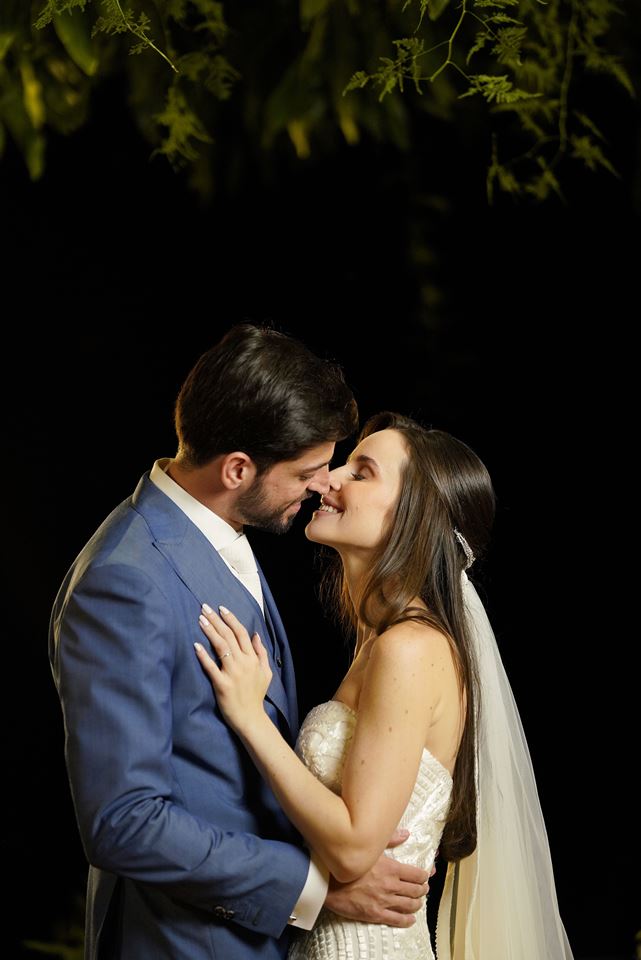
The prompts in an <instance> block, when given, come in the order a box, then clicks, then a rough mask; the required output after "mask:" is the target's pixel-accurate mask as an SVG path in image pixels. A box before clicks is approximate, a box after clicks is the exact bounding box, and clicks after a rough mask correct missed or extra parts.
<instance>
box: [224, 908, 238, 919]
mask: <svg viewBox="0 0 641 960" xmlns="http://www.w3.org/2000/svg"><path fill="white" fill-rule="evenodd" d="M235 912H236V911H235V910H226V911H225V920H231V918H232V917H233V916H234V913H235Z"/></svg>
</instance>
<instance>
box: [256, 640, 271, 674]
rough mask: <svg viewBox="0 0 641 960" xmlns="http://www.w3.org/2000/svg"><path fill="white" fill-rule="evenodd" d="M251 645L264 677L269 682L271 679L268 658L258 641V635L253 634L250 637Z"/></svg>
mask: <svg viewBox="0 0 641 960" xmlns="http://www.w3.org/2000/svg"><path fill="white" fill-rule="evenodd" d="M252 645H253V647H254V650H255V652H256V656H257V657H258V660H259V662H260V666H261V668H262V671H263V673H264V675H265V676H266V677H267V679H268V680H269V681H270V682H271V679H272V668H271V667H270V665H269V657H268V656H267V651H266V650H265V648H264V646H263V641H262V640H261V639H260V635H259V634H257V633H255V634H254V636H253V637H252Z"/></svg>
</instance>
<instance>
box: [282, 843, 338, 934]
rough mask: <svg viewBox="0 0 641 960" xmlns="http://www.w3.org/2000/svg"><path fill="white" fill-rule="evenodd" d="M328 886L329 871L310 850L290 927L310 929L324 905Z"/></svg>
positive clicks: (290, 919)
mask: <svg viewBox="0 0 641 960" xmlns="http://www.w3.org/2000/svg"><path fill="white" fill-rule="evenodd" d="M328 886H329V870H328V869H327V867H326V866H325V864H324V863H323V862H322V860H320V859H319V858H318V856H317V855H316V854H315V853H314V851H313V850H312V851H311V856H310V861H309V871H308V873H307V880H306V881H305V886H304V887H303V889H302V891H301V895H300V897H299V898H298V900H297V902H296V905H295V906H294V909H293V910H292V913H291V916H290V918H289V923H290V925H291V926H292V927H301V928H302V929H303V930H311V929H312V927H313V926H314V924H315V923H316V918H317V917H318V914H319V913H320V908H321V907H322V906H323V904H324V903H325V897H326V896H327V888H328Z"/></svg>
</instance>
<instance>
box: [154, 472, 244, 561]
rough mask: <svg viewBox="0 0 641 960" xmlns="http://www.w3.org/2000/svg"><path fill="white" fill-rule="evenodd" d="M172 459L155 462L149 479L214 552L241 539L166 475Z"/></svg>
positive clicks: (224, 521) (235, 531) (232, 529)
mask: <svg viewBox="0 0 641 960" xmlns="http://www.w3.org/2000/svg"><path fill="white" fill-rule="evenodd" d="M172 459H173V458H172V457H162V458H161V459H160V460H156V462H155V463H154V465H153V467H152V468H151V470H150V472H149V479H150V480H151V482H152V483H153V484H155V485H156V486H157V487H158V489H159V490H161V491H162V492H163V493H164V494H165V495H166V496H168V497H169V499H170V500H173V502H174V503H175V504H176V506H177V507H180V509H181V510H182V511H183V513H185V514H186V515H187V516H188V517H189V519H190V520H191V522H192V523H194V524H195V525H196V526H197V527H198V529H199V530H200V531H201V533H203V534H204V535H205V536H206V537H207V539H208V540H209V542H210V543H211V544H212V546H213V547H215V548H216V550H221V549H222V548H223V547H227V546H229V544H230V543H233V542H234V540H237V539H238V538H239V537H241V536H242V535H243V534H242V531H241V532H240V533H239V532H238V531H237V530H234V528H233V527H232V526H231V524H229V523H227V521H226V520H223V518H222V517H219V516H218V514H217V513H214V511H213V510H210V509H209V507H206V506H205V504H204V503H201V502H200V500H196V498H195V497H192V495H191V494H190V493H188V492H187V491H186V490H185V489H184V488H183V487H181V486H180V485H179V484H178V483H176V481H175V480H172V478H171V477H170V476H169V474H168V473H167V467H168V466H169V465H170V463H171V462H172Z"/></svg>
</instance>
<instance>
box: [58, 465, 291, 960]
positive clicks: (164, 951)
mask: <svg viewBox="0 0 641 960" xmlns="http://www.w3.org/2000/svg"><path fill="white" fill-rule="evenodd" d="M259 573H260V578H261V583H262V589H263V595H264V603H265V619H263V614H262V611H261V609H260V607H259V605H258V604H257V603H256V601H255V600H254V598H253V597H252V595H251V594H250V593H249V591H247V590H246V589H245V587H244V586H243V585H242V584H241V583H240V581H239V580H238V579H237V578H236V577H235V576H234V575H233V574H232V573H231V572H230V570H229V569H228V567H227V566H226V564H225V562H224V561H223V560H222V559H221V557H220V556H219V554H218V553H217V551H216V550H215V549H214V547H213V546H212V545H211V544H210V542H209V541H208V540H207V538H206V537H205V536H204V535H203V534H202V533H201V531H200V530H199V529H198V528H197V527H196V526H195V525H194V524H193V523H192V522H191V520H189V519H188V518H187V516H186V515H185V514H184V513H183V512H182V511H181V510H180V509H179V508H178V507H177V506H176V505H175V504H174V503H173V501H172V500H170V499H169V498H168V497H167V496H166V495H165V494H164V493H162V492H161V491H160V490H159V489H158V488H157V487H156V486H155V485H154V484H153V483H152V482H151V481H150V479H149V473H148V472H147V473H145V474H144V475H143V477H142V478H141V480H140V482H139V484H138V486H137V488H136V491H135V493H134V494H133V496H132V497H129V498H128V499H127V500H125V501H124V502H123V503H121V504H120V506H118V507H117V508H116V509H115V510H114V511H113V512H112V513H111V514H110V516H109V517H107V519H106V520H105V521H104V523H103V524H102V525H101V526H100V527H99V529H98V530H97V531H96V533H95V534H94V536H93V537H92V538H91V540H90V541H89V542H88V543H87V545H86V546H85V547H84V549H83V550H82V552H81V553H80V554H79V556H78V557H77V558H76V560H75V561H74V563H73V565H72V567H71V569H70V570H69V572H68V573H67V575H66V577H65V579H64V582H63V584H62V586H61V588H60V591H59V593H58V596H57V597H56V600H55V604H54V608H53V611H52V616H51V627H50V637H49V656H50V662H51V668H52V671H53V676H54V680H55V683H56V686H57V689H58V693H59V696H60V700H61V704H62V710H63V716H64V725H65V756H66V762H67V769H68V774H69V781H70V785H71V793H72V797H73V803H74V807H75V812H76V817H77V820H78V825H79V829H80V835H81V838H82V843H83V847H84V850H85V853H86V856H87V859H88V861H89V864H90V866H89V878H88V885H87V919H86V934H85V958H86V960H116V958H118V960H211V958H216V960H258V958H261V960H275V958H280V957H283V956H284V955H285V953H286V950H287V942H288V930H289V928H288V926H287V921H288V918H289V915H290V912H291V910H292V908H293V906H294V904H295V903H296V901H297V900H298V897H299V894H300V892H301V890H302V888H303V886H304V883H305V880H306V878H307V872H308V866H309V856H308V853H307V852H306V851H305V850H304V849H303V847H302V844H301V840H300V837H299V836H298V835H297V834H296V832H295V831H294V828H293V827H292V826H291V824H290V823H289V821H288V820H287V819H286V818H285V816H284V814H283V812H282V810H281V809H280V807H279V806H278V803H277V802H276V799H275V797H274V795H273V794H272V793H271V791H270V790H269V788H268V787H267V786H266V785H265V783H264V782H263V780H262V778H261V777H260V775H259V774H258V773H257V772H256V770H255V768H254V766H253V764H252V762H251V761H250V759H249V758H248V756H247V755H246V753H245V751H244V749H243V748H242V745H241V744H240V742H239V741H238V739H237V738H236V736H235V735H234V734H233V733H232V732H231V731H230V729H229V728H228V727H227V725H226V724H225V722H224V720H223V719H222V716H221V714H220V712H219V710H218V708H217V705H216V701H215V697H214V694H213V690H212V687H211V684H210V682H209V680H208V679H207V678H206V676H205V675H204V673H203V670H202V667H201V666H200V663H199V662H198V659H197V657H196V654H195V652H194V647H193V644H194V641H196V640H199V641H201V642H202V641H203V640H204V637H203V634H202V631H201V630H200V627H199V626H198V615H199V613H200V607H201V604H202V603H203V602H207V603H209V604H210V605H211V606H213V607H214V609H216V608H217V606H218V604H219V603H222V604H224V605H225V606H227V607H229V609H231V610H232V611H233V612H234V613H235V614H236V615H237V616H238V618H239V619H240V621H241V622H242V623H243V624H244V625H245V626H246V627H247V630H248V631H249V634H250V635H251V634H252V633H254V631H258V633H259V634H260V635H261V637H262V638H263V641H264V642H265V645H266V646H267V647H268V648H269V647H270V645H271V650H270V660H271V667H272V670H273V680H272V682H271V685H270V687H269V690H268V692H267V697H266V701H265V705H266V708H267V710H268V712H269V714H270V716H271V718H272V719H273V721H274V723H276V724H277V725H278V727H279V729H280V730H281V731H282V733H283V735H284V736H285V737H286V738H287V739H288V740H289V741H290V742H292V741H293V739H294V738H295V736H296V733H297V725H298V718H297V707H296V692H295V686H294V672H293V666H292V660H291V654H290V650H289V646H288V643H287V637H286V635H285V630H284V628H283V624H282V622H281V619H280V616H279V614H278V610H277V609H276V604H275V603H274V599H273V597H272V594H271V592H270V590H269V587H268V585H267V582H266V580H265V577H264V575H263V573H262V571H261V570H260V568H259ZM205 643H206V641H205Z"/></svg>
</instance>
